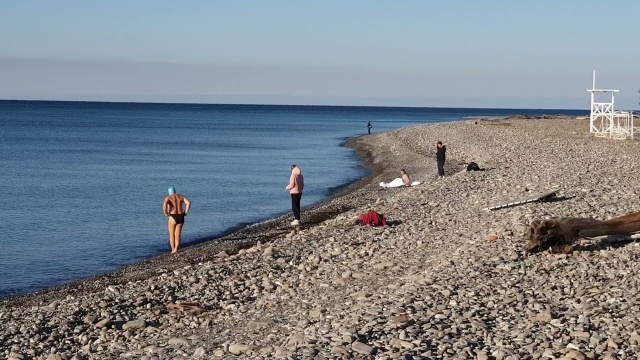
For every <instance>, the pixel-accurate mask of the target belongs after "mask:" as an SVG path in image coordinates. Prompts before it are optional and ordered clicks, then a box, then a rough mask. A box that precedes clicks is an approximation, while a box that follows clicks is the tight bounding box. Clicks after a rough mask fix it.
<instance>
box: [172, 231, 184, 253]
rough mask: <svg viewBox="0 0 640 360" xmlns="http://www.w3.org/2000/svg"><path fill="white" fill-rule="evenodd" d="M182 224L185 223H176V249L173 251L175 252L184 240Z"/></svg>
mask: <svg viewBox="0 0 640 360" xmlns="http://www.w3.org/2000/svg"><path fill="white" fill-rule="evenodd" d="M182 225H184V224H176V229H175V233H174V236H173V238H174V244H175V251H173V252H174V253H177V252H178V248H179V247H180V241H181V240H182Z"/></svg>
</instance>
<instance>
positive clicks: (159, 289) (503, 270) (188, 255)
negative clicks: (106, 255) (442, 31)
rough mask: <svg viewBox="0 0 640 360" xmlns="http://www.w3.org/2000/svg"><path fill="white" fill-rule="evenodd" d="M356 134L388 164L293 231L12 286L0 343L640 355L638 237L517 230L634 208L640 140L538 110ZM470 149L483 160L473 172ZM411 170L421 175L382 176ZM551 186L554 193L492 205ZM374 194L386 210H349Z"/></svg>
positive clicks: (250, 355)
mask: <svg viewBox="0 0 640 360" xmlns="http://www.w3.org/2000/svg"><path fill="white" fill-rule="evenodd" d="M438 140H442V141H444V142H446V143H447V145H448V152H447V155H448V158H449V161H448V164H447V167H446V171H447V173H448V176H447V177H446V178H444V179H441V180H436V176H435V174H436V163H435V159H434V151H435V143H436V141H438ZM351 145H352V146H354V147H356V148H357V149H358V150H359V152H360V153H361V154H362V155H363V156H364V157H365V158H366V159H368V160H369V165H371V166H373V167H374V168H376V169H378V172H377V173H376V175H375V176H372V177H370V178H368V179H367V180H366V181H365V182H363V183H360V184H358V185H357V186H355V187H353V188H349V189H347V190H346V191H344V192H343V193H342V194H340V196H338V197H336V198H334V199H333V200H331V201H329V202H327V203H325V204H322V205H320V206H318V207H316V208H314V209H313V210H311V211H308V212H306V213H305V214H303V222H304V225H303V226H302V227H301V228H300V229H291V228H289V227H287V226H286V222H287V221H288V220H289V219H277V220H275V221H273V222H271V223H268V224H266V225H262V227H254V228H249V229H244V230H242V231H240V232H238V233H235V234H232V235H231V236H229V237H227V238H226V239H224V240H223V241H221V242H218V244H217V245H215V246H214V245H212V244H203V245H201V246H196V247H192V248H188V249H186V250H185V251H184V252H183V253H182V254H179V255H178V256H175V257H170V256H164V257H160V258H158V259H153V260H150V261H147V262H145V263H142V264H139V265H136V266H133V267H129V268H126V269H123V270H121V271H119V272H117V273H114V274H110V275H106V276H102V277H97V278H94V279H90V280H87V281H83V282H78V283H75V284H71V285H69V286H65V287H62V288H59V289H53V290H50V291H44V292H40V293H36V294H32V295H29V296H25V297H19V298H12V299H5V300H3V301H2V302H0V324H1V325H0V357H6V358H9V359H30V358H34V359H122V358H133V359H141V358H146V359H198V358H202V359H216V358H230V359H233V358H243V359H261V358H283V359H363V358H368V359H471V358H474V359H505V360H506V359H556V358H565V359H578V360H579V359H636V356H637V354H639V353H640V319H639V318H638V316H637V314H638V313H639V310H640V284H639V283H638V281H639V276H638V270H639V269H640V263H639V262H638V258H639V257H640V247H638V244H636V243H634V242H622V243H621V242H612V241H607V240H601V239H595V240H594V239H582V240H580V242H579V244H578V245H577V246H576V251H574V252H573V254H571V255H550V254H548V253H542V254H537V255H532V256H527V255H526V254H525V253H524V252H523V250H522V249H523V245H524V243H525V239H524V237H523V235H522V234H523V231H524V230H525V229H526V226H527V224H529V223H530V222H531V221H532V220H533V219H539V218H551V217H565V216H584V217H594V218H598V219H607V218H611V217H615V216H619V215H623V214H626V213H629V212H634V211H638V205H637V204H638V194H640V181H638V178H637V172H636V171H637V169H638V159H639V158H640V157H639V155H638V154H639V150H640V146H639V144H638V143H637V142H635V141H615V140H609V139H600V138H595V137H592V136H590V135H589V134H588V120H576V119H571V118H545V119H531V118H529V119H506V120H479V121H477V122H476V121H466V122H457V123H450V124H435V125H428V126H418V127H411V128H405V129H401V130H398V131H393V132H388V133H380V134H374V135H370V136H365V137H361V138H358V139H355V140H353V141H352V144H351ZM466 161H475V162H477V163H478V164H480V166H481V167H485V168H486V169H487V170H486V171H482V172H469V173H467V172H464V171H462V170H463V169H464V164H463V163H464V162H466ZM401 167H403V168H405V169H407V171H408V172H409V174H410V175H411V177H412V179H413V180H422V181H424V183H423V184H422V185H419V186H417V187H414V188H400V189H382V188H380V187H379V186H377V183H378V182H379V181H381V179H382V180H385V181H390V180H392V179H393V178H394V177H397V176H399V175H398V173H399V169H400V168H401ZM552 188H558V189H561V190H560V192H559V193H558V195H560V198H559V199H558V201H554V202H546V203H532V204H526V205H521V206H517V207H512V208H507V209H501V210H496V211H487V210H483V209H484V208H485V207H487V206H488V205H492V204H494V203H497V202H501V201H502V200H509V199H513V198H520V197H523V196H527V195H528V194H532V193H537V192H542V191H545V190H548V189H552ZM370 209H374V210H376V211H378V212H380V213H383V214H384V215H385V216H386V217H387V219H388V220H389V221H391V225H390V226H387V227H383V228H375V227H361V226H357V225H354V224H353V222H354V220H355V219H356V218H357V217H358V215H359V214H361V213H363V212H366V211H368V210H370ZM489 237H497V238H498V240H496V241H489V240H488V238H489ZM175 303H182V304H184V303H190V304H192V306H191V307H189V306H186V305H183V306H177V308H176V306H173V305H172V306H169V305H170V304H175Z"/></svg>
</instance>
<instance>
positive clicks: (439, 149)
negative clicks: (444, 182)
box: [436, 141, 447, 178]
mask: <svg viewBox="0 0 640 360" xmlns="http://www.w3.org/2000/svg"><path fill="white" fill-rule="evenodd" d="M446 153H447V144H443V143H442V141H438V144H437V145H436V160H437V162H438V176H439V177H441V178H442V177H444V162H445V161H446Z"/></svg>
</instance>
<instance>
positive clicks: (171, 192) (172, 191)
mask: <svg viewBox="0 0 640 360" xmlns="http://www.w3.org/2000/svg"><path fill="white" fill-rule="evenodd" d="M175 193H176V188H174V187H173V186H171V187H169V195H171V194H175Z"/></svg>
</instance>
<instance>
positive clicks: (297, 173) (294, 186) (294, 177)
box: [286, 165, 304, 226]
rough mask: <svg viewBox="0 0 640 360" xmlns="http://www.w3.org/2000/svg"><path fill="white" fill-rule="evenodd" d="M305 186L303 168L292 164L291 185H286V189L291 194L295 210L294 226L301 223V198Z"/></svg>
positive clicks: (292, 205)
mask: <svg viewBox="0 0 640 360" xmlns="http://www.w3.org/2000/svg"><path fill="white" fill-rule="evenodd" d="M303 188H304V178H303V177H302V170H300V167H298V166H297V165H291V178H289V185H287V187H286V191H288V192H289V193H290V194H291V209H292V210H293V217H294V218H295V219H294V220H293V221H292V222H291V225H292V226H298V225H300V199H302V189H303Z"/></svg>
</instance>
